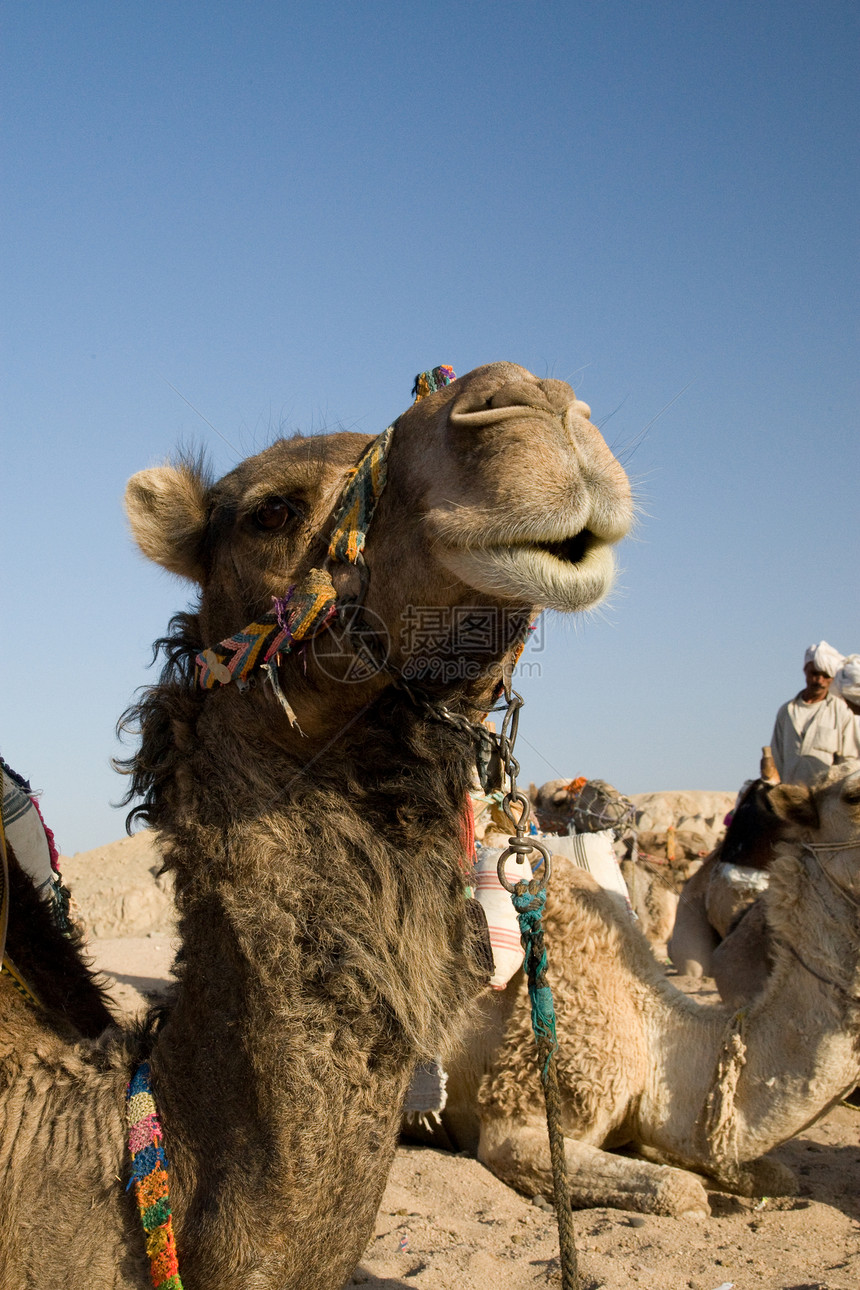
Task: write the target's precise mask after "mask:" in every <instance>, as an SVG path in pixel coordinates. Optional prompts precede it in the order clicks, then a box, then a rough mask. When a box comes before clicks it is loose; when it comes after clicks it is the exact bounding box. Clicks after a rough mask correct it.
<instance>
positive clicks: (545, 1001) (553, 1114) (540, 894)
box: [511, 879, 579, 1290]
mask: <svg viewBox="0 0 860 1290" xmlns="http://www.w3.org/2000/svg"><path fill="white" fill-rule="evenodd" d="M511 900H512V901H513V903H514V908H515V909H516V911H517V919H518V920H519V924H520V932H521V933H522V938H523V947H524V949H525V963H524V964H523V966H524V967H525V970H526V973H527V976H528V986H529V1001H530V1003H531V1010H532V1029H533V1030H534V1036H535V1041H536V1043H537V1050H538V1067H539V1069H540V1077H541V1083H542V1084H543V1091H544V1098H545V1100H546V1126H547V1133H548V1134H549V1153H550V1161H551V1163H552V1185H553V1199H554V1202H555V1214H556V1220H557V1222H558V1245H559V1254H560V1256H561V1284H562V1288H563V1290H578V1286H579V1273H578V1270H577V1260H576V1238H575V1233H574V1229H573V1214H572V1212H571V1208H570V1191H569V1188H568V1184H567V1166H566V1163H565V1157H564V1134H563V1133H562V1131H561V1093H560V1091H559V1087H558V1071H557V1069H556V1062H555V1055H556V1053H557V1051H558V1038H557V1037H556V1033H555V1007H554V1005H553V1001H552V990H551V989H550V985H549V982H548V981H547V976H546V969H547V953H546V946H545V944H544V932H543V911H544V906H545V905H546V888H545V887H542V886H541V885H540V880H539V879H532V881H531V882H526V881H524V880H523V881H520V882H518V883H517V884H516V886H515V888H514V890H513V891H512V892H511Z"/></svg>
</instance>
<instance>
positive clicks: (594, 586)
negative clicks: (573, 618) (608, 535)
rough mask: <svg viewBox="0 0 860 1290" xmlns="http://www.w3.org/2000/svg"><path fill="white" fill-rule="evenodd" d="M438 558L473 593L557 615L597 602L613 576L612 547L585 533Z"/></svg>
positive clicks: (456, 551)
mask: <svg viewBox="0 0 860 1290" xmlns="http://www.w3.org/2000/svg"><path fill="white" fill-rule="evenodd" d="M442 558H443V560H444V563H445V564H446V565H447V567H448V568H449V569H450V570H451V572H452V573H455V574H456V575H457V576H458V577H459V578H461V579H462V580H463V581H464V582H465V583H467V584H468V585H469V586H470V587H474V588H475V589H476V590H477V591H483V592H484V593H485V594H487V595H491V596H497V597H499V598H500V599H503V600H513V601H515V602H517V603H519V604H522V603H525V604H528V605H533V606H534V607H536V608H540V609H557V610H559V611H560V612H562V613H571V612H575V611H577V610H581V609H588V608H590V607H591V606H592V605H595V604H597V602H598V601H599V600H602V599H603V597H604V596H605V595H606V594H607V592H608V591H609V589H610V588H611V586H612V583H613V580H614V577H615V559H614V556H613V553H612V544H611V543H610V542H607V541H605V540H604V539H602V538H599V537H597V536H596V535H595V534H594V533H592V532H591V530H590V529H581V530H580V531H579V532H578V533H574V534H572V535H571V536H569V537H566V538H562V539H557V540H547V541H540V540H538V541H535V540H532V541H530V542H519V543H507V544H501V543H499V544H495V545H493V546H487V547H480V548H477V549H475V548H473V549H472V550H465V549H462V548H461V549H459V550H451V549H448V550H447V551H445V552H444V555H443V557H442Z"/></svg>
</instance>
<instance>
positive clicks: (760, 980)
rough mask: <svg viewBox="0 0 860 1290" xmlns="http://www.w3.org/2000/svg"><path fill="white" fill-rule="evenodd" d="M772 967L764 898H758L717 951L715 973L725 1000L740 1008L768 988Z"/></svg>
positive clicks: (715, 953) (730, 1005)
mask: <svg viewBox="0 0 860 1290" xmlns="http://www.w3.org/2000/svg"><path fill="white" fill-rule="evenodd" d="M770 969H771V962H770V934H769V932H768V928H767V920H766V918H765V913H764V901H762V900H757V901H756V902H755V904H754V905H751V906H750V908H749V909H748V910H747V911H746V913H745V914H743V915H742V917H741V919H740V921H739V922H738V923H736V924H735V927H734V929H733V930H732V931H730V932H729V934H728V936H727V937H726V939H725V940H724V941H721V942H720V944H719V945H718V946H717V948H716V949H715V950H714V953H713V955H712V957H711V972H712V975H713V977H714V980H715V981H716V983H717V989H718V990H719V992H720V997H721V998H722V1000H723V1003H727V1004H728V1005H729V1007H730V1008H740V1007H742V1006H743V1005H744V1004H745V1003H749V1001H750V999H752V998H754V997H755V995H757V994H759V993H760V992H761V991H762V990H763V989H764V988H765V986H766V985H767V979H768V976H769V975H770Z"/></svg>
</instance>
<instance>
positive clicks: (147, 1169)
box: [125, 1062, 182, 1290]
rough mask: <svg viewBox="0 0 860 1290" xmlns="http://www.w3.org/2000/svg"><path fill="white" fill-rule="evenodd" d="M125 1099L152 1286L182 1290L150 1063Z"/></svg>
mask: <svg viewBox="0 0 860 1290" xmlns="http://www.w3.org/2000/svg"><path fill="white" fill-rule="evenodd" d="M125 1096H126V1105H125V1113H126V1119H127V1121H128V1149H129V1152H130V1153H131V1178H130V1179H129V1182H128V1187H131V1186H132V1184H134V1192H135V1197H136V1199H137V1207H138V1209H139V1211H140V1219H141V1222H142V1224H143V1231H144V1237H145V1241H146V1252H147V1254H148V1255H149V1271H150V1276H151V1277H152V1284H153V1286H154V1287H155V1290H182V1281H181V1279H180V1276H179V1261H178V1259H177V1256H176V1241H175V1239H174V1236H173V1218H172V1217H171V1213H170V1193H169V1187H168V1175H167V1170H168V1163H167V1156H166V1155H165V1154H164V1148H163V1147H162V1145H161V1140H162V1131H161V1124H160V1123H159V1120H158V1111H157V1110H156V1106H155V1098H154V1097H153V1095H152V1084H151V1083H150V1070H149V1062H141V1064H140V1066H138V1068H137V1070H136V1071H135V1073H134V1075H133V1076H132V1077H131V1080H130V1081H129V1085H128V1088H127V1089H126V1095H125ZM126 1190H128V1188H126Z"/></svg>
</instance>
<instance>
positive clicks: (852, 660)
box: [830, 654, 860, 703]
mask: <svg viewBox="0 0 860 1290" xmlns="http://www.w3.org/2000/svg"><path fill="white" fill-rule="evenodd" d="M830 693H831V694H838V695H839V697H840V698H841V699H850V700H851V702H852V703H860V654H849V655H848V657H847V658H846V659H844V660H843V662H842V666H841V667H840V669H839V671H838V672H837V673H836V675H835V676H834V678H833V681H832V683H831V686H830Z"/></svg>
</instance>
